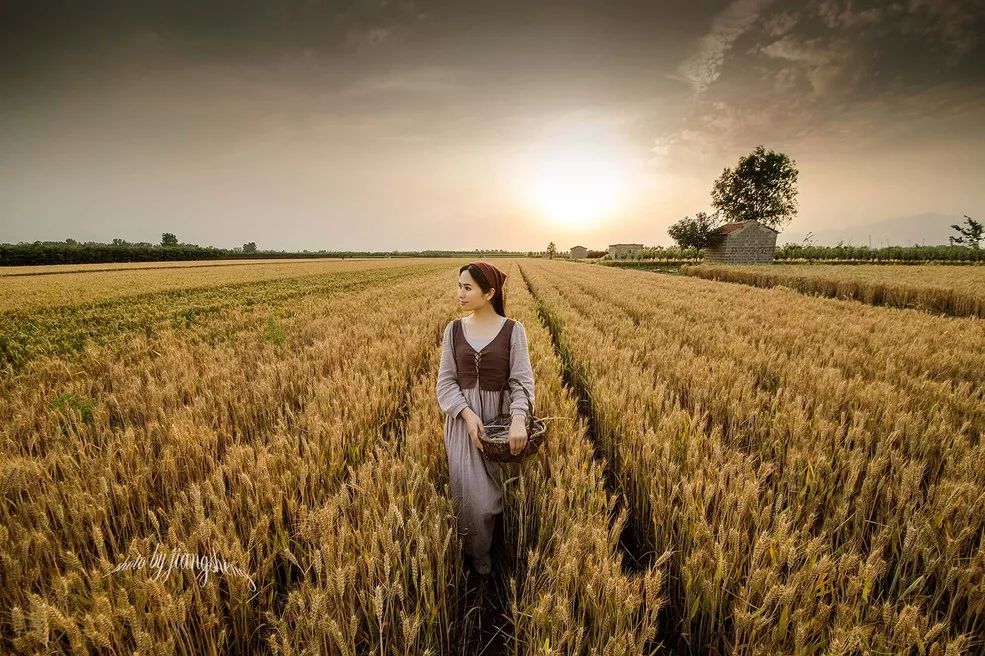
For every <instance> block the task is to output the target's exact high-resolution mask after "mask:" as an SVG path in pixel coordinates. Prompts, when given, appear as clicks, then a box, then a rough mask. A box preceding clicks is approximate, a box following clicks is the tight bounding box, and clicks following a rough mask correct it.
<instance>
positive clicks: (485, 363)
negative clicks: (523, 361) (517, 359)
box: [451, 319, 516, 392]
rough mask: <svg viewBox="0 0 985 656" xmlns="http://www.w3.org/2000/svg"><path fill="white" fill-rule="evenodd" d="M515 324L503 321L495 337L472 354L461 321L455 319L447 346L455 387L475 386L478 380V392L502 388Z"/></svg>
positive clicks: (504, 386)
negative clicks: (455, 373) (450, 351)
mask: <svg viewBox="0 0 985 656" xmlns="http://www.w3.org/2000/svg"><path fill="white" fill-rule="evenodd" d="M515 323H516V322H515V321H513V319H507V320H506V323H504V324H503V327H502V329H500V331H499V334H498V335H496V336H495V337H494V338H493V340H492V341H491V342H489V343H488V344H486V345H485V346H484V347H483V348H482V349H481V350H479V351H476V350H475V349H474V348H472V345H471V344H469V342H468V340H467V339H465V331H464V330H463V329H462V320H461V319H455V321H454V323H453V324H452V329H451V340H452V341H451V343H452V349H453V352H454V354H455V368H456V369H457V370H458V385H459V387H461V388H462V389H467V388H470V387H475V384H476V380H478V382H479V389H484V390H489V391H493V392H498V391H500V390H503V389H506V387H507V381H509V379H510V340H511V339H512V335H513V324H515Z"/></svg>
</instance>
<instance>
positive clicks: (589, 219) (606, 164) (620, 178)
mask: <svg viewBox="0 0 985 656" xmlns="http://www.w3.org/2000/svg"><path fill="white" fill-rule="evenodd" d="M525 168H526V171H525V172H524V174H523V176H522V178H523V180H524V187H525V189H524V196H525V201H526V202H527V203H528V204H531V205H533V207H534V209H535V210H536V211H537V213H538V214H540V215H542V216H543V217H544V218H546V219H548V220H550V221H552V222H554V223H555V224H558V225H563V226H567V227H585V226H588V225H593V224H596V223H599V222H601V221H603V220H605V219H608V218H610V217H612V216H614V215H616V214H617V213H618V212H619V211H620V209H621V208H622V206H623V205H624V204H625V201H626V186H627V184H626V183H627V166H626V157H625V155H624V154H623V153H621V152H620V151H619V149H618V148H615V147H614V146H613V145H612V144H611V143H607V142H606V141H605V140H603V139H599V138H598V135H581V136H579V135H565V136H564V137H561V138H555V139H553V140H550V141H548V142H547V143H543V144H540V145H539V147H538V148H536V150H535V151H534V152H531V153H529V154H528V157H527V158H526V167H525Z"/></svg>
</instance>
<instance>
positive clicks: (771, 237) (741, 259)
mask: <svg viewBox="0 0 985 656" xmlns="http://www.w3.org/2000/svg"><path fill="white" fill-rule="evenodd" d="M715 234H717V235H718V236H719V239H718V241H717V242H716V243H715V244H714V245H713V246H708V247H707V248H705V253H704V261H705V262H720V263H723V264H769V263H770V262H772V261H773V251H774V250H776V236H777V235H778V234H780V232H779V231H778V230H774V229H773V228H770V227H769V226H766V225H763V224H762V223H760V222H759V221H756V220H753V219H749V220H748V221H735V222H733V223H726V224H725V225H723V226H721V227H720V228H718V229H717V230H715Z"/></svg>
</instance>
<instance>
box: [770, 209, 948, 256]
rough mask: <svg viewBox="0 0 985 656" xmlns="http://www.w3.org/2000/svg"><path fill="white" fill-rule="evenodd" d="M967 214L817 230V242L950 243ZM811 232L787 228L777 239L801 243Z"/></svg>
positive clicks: (928, 215)
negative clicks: (955, 224) (952, 226)
mask: <svg viewBox="0 0 985 656" xmlns="http://www.w3.org/2000/svg"><path fill="white" fill-rule="evenodd" d="M964 220H965V219H964V217H963V216H952V215H947V214H935V213H926V214H914V215H913V216H901V217H897V218H895V219H886V220H884V221H876V222H874V223H864V224H862V225H857V226H851V227H848V228H837V229H831V230H823V229H822V230H815V231H814V236H813V240H812V241H813V243H814V244H816V245H818V246H837V245H838V242H839V241H841V242H844V245H845V246H849V245H851V246H869V245H871V246H872V247H873V248H879V247H882V246H912V245H914V244H915V245H917V246H940V245H943V246H947V245H948V244H949V242H948V237H951V236H957V234H958V233H957V231H955V230H954V229H953V228H951V224H952V223H958V224H961V223H964ZM806 235H807V232H806V231H796V232H794V231H790V232H787V231H784V232H781V233H780V235H779V236H778V237H777V239H776V245H777V246H782V245H784V244H786V243H787V242H795V243H798V244H799V243H801V241H803V239H804V237H805V236H806Z"/></svg>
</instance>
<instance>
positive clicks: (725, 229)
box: [717, 219, 780, 235]
mask: <svg viewBox="0 0 985 656" xmlns="http://www.w3.org/2000/svg"><path fill="white" fill-rule="evenodd" d="M747 223H757V224H759V225H761V226H762V227H764V228H766V229H767V230H773V228H771V227H769V226H768V225H766V224H764V223H759V221H757V220H756V219H746V220H745V221H733V222H732V223H726V224H725V225H723V226H720V227H719V228H718V230H717V232H719V233H721V234H723V235H727V234H729V233H731V232H735V231H736V230H738V229H739V228H742V227H744V226H745V225H746V224H747ZM773 232H775V233H776V234H780V231H779V230H773Z"/></svg>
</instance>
